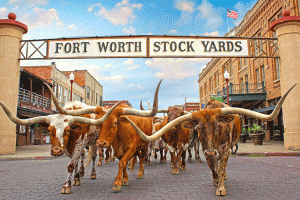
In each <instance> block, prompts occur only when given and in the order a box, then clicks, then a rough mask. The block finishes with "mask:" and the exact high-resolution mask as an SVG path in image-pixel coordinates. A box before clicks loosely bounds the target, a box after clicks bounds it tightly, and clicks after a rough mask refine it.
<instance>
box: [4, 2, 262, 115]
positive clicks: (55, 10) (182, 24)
mask: <svg viewBox="0 0 300 200" xmlns="http://www.w3.org/2000/svg"><path fill="white" fill-rule="evenodd" d="M0 2H1V3H0V19H7V15H8V13H10V12H14V13H15V14H16V15H17V19H16V20H17V21H20V22H22V23H24V24H26V25H27V26H28V33H27V34H25V35H24V36H23V40H36V39H53V38H54V39H55V38H62V37H65V38H69V37H97V36H98V37H102V36H128V35H176V36H192V35H197V36H220V37H222V36H224V35H225V34H226V33H227V32H228V30H231V29H232V28H234V27H235V26H237V25H239V23H240V22H241V21H242V20H243V17H244V15H245V14H246V13H247V12H248V11H249V10H250V9H251V8H252V7H253V6H254V5H255V3H256V2H257V0H243V1H242V0H230V1H224V0H151V1H150V0H147V1H145V0H98V1H97V0H84V1H83V0H0ZM227 8H228V9H231V10H234V11H236V12H238V14H239V17H238V18H237V19H232V18H228V17H227ZM209 61H210V59H209V58H153V59H148V58H147V59H145V58H110V59H103V58H101V59H99V58H98V59H65V60H64V59H56V60H31V61H21V66H38V65H50V64H51V62H55V63H56V66H57V68H58V69H59V70H61V71H67V70H68V71H69V70H76V69H77V70H88V71H89V72H90V73H91V74H92V75H93V76H94V77H95V78H96V79H97V80H98V81H99V82H100V84H101V85H102V86H103V100H104V101H108V100H128V101H129V102H130V103H131V104H132V105H133V107H134V108H135V109H139V108H140V106H139V105H140V101H141V100H143V106H144V108H148V106H147V103H146V102H145V100H147V101H149V102H150V103H152V102H153V97H154V92H155V89H156V86H157V84H158V83H159V81H160V80H161V79H163V81H162V83H161V86H160V90H159V94H158V98H159V99H158V108H159V109H165V108H168V107H169V106H170V105H183V104H184V103H185V99H186V102H199V101H200V100H199V85H198V75H199V73H200V72H201V70H202V69H203V68H204V67H205V66H206V64H207V63H208V62H209Z"/></svg>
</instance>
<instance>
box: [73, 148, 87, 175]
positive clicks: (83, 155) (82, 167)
mask: <svg viewBox="0 0 300 200" xmlns="http://www.w3.org/2000/svg"><path fill="white" fill-rule="evenodd" d="M84 158H85V150H84V149H83V151H82V153H81V165H80V170H79V175H80V177H83V176H84V164H83V162H84ZM75 170H76V169H75Z"/></svg>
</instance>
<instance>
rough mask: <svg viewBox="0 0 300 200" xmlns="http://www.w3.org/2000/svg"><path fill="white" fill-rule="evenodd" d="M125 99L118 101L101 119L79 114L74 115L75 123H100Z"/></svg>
mask: <svg viewBox="0 0 300 200" xmlns="http://www.w3.org/2000/svg"><path fill="white" fill-rule="evenodd" d="M122 102H123V101H120V102H118V103H116V104H115V105H114V106H113V107H111V108H110V109H109V110H108V111H107V113H105V115H103V116H102V117H101V118H100V119H90V118H86V117H78V116H74V123H86V124H91V125H100V124H102V123H103V122H105V120H107V119H108V117H109V115H110V114H111V113H112V112H113V111H114V109H115V108H116V107H117V106H118V105H119V104H120V103H122Z"/></svg>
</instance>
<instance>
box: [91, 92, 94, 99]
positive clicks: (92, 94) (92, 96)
mask: <svg viewBox="0 0 300 200" xmlns="http://www.w3.org/2000/svg"><path fill="white" fill-rule="evenodd" d="M91 99H92V102H93V101H94V90H92V98H91Z"/></svg>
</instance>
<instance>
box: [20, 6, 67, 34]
mask: <svg viewBox="0 0 300 200" xmlns="http://www.w3.org/2000/svg"><path fill="white" fill-rule="evenodd" d="M60 21H61V20H60V19H59V17H58V12H57V10H56V9H54V8H51V9H49V10H45V9H42V8H38V7H36V8H34V9H33V11H32V12H31V13H26V14H25V15H24V16H23V17H22V22H24V23H25V24H26V25H27V26H28V27H29V29H33V28H38V27H40V26H42V27H45V26H49V25H51V24H54V23H55V24H57V22H58V24H60V23H61V22H60Z"/></svg>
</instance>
